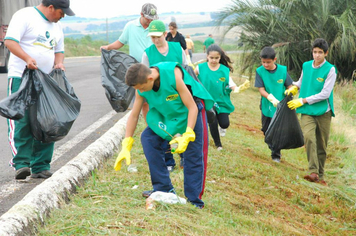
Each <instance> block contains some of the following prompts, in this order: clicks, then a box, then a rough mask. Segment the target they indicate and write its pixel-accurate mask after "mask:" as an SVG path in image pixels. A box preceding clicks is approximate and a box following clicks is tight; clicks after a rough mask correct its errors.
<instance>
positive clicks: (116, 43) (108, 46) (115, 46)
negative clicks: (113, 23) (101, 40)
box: [100, 40, 125, 50]
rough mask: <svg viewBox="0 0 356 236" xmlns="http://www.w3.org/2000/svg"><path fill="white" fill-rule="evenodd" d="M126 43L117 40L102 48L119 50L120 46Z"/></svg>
mask: <svg viewBox="0 0 356 236" xmlns="http://www.w3.org/2000/svg"><path fill="white" fill-rule="evenodd" d="M124 45H125V44H123V43H121V42H120V41H119V40H116V41H115V42H113V43H111V44H109V45H105V46H101V47H100V50H101V49H105V50H118V49H120V48H122V47H123V46H124Z"/></svg>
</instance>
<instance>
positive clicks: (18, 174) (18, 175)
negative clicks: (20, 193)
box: [15, 167, 31, 179]
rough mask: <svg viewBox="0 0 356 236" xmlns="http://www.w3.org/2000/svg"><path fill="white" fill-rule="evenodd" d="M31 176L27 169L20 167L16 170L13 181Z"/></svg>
mask: <svg viewBox="0 0 356 236" xmlns="http://www.w3.org/2000/svg"><path fill="white" fill-rule="evenodd" d="M30 174H31V170H30V168H29V167H22V168H20V169H18V170H16V174H15V179H26V177H27V176H29V175H30Z"/></svg>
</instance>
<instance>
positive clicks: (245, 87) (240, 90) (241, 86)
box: [234, 79, 250, 93]
mask: <svg viewBox="0 0 356 236" xmlns="http://www.w3.org/2000/svg"><path fill="white" fill-rule="evenodd" d="M249 87H250V81H249V80H248V79H247V80H246V81H245V82H244V83H243V84H241V85H240V86H238V87H236V88H235V89H234V93H239V92H242V91H244V90H246V89H248V88H249Z"/></svg>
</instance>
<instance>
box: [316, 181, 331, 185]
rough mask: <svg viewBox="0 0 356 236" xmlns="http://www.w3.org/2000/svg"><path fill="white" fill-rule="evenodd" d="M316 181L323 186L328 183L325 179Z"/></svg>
mask: <svg viewBox="0 0 356 236" xmlns="http://www.w3.org/2000/svg"><path fill="white" fill-rule="evenodd" d="M317 183H318V184H321V185H324V186H328V184H327V183H326V182H325V180H319V181H318V182H317Z"/></svg>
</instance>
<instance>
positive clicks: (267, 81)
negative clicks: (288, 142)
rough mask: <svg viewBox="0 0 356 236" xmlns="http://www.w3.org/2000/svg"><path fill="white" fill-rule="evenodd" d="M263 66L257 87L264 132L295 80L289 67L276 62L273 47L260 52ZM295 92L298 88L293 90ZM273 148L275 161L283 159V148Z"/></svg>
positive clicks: (259, 72)
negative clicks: (287, 89) (285, 92)
mask: <svg viewBox="0 0 356 236" xmlns="http://www.w3.org/2000/svg"><path fill="white" fill-rule="evenodd" d="M260 58H261V63H262V66H260V67H258V68H257V70H256V78H255V87H257V88H258V91H259V92H260V94H261V104H260V109H261V116H262V119H261V120H262V129H261V130H262V132H263V134H265V133H266V131H267V129H268V126H269V124H270V123H271V120H272V117H273V115H274V113H275V112H276V107H277V105H278V103H279V102H280V101H281V100H282V99H283V98H284V97H285V95H284V91H285V90H286V88H291V87H292V88H293V85H292V83H293V80H292V78H291V77H290V76H289V74H288V72H287V67H286V66H282V65H279V64H276V63H275V62H276V60H277V58H276V52H275V51H274V49H273V48H272V47H265V48H263V49H262V51H261V53H260ZM291 91H292V93H293V94H296V93H297V92H298V89H297V88H294V90H291ZM269 148H270V149H271V152H272V153H271V157H272V160H273V161H275V162H280V161H281V150H275V149H273V148H272V147H270V146H269Z"/></svg>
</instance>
